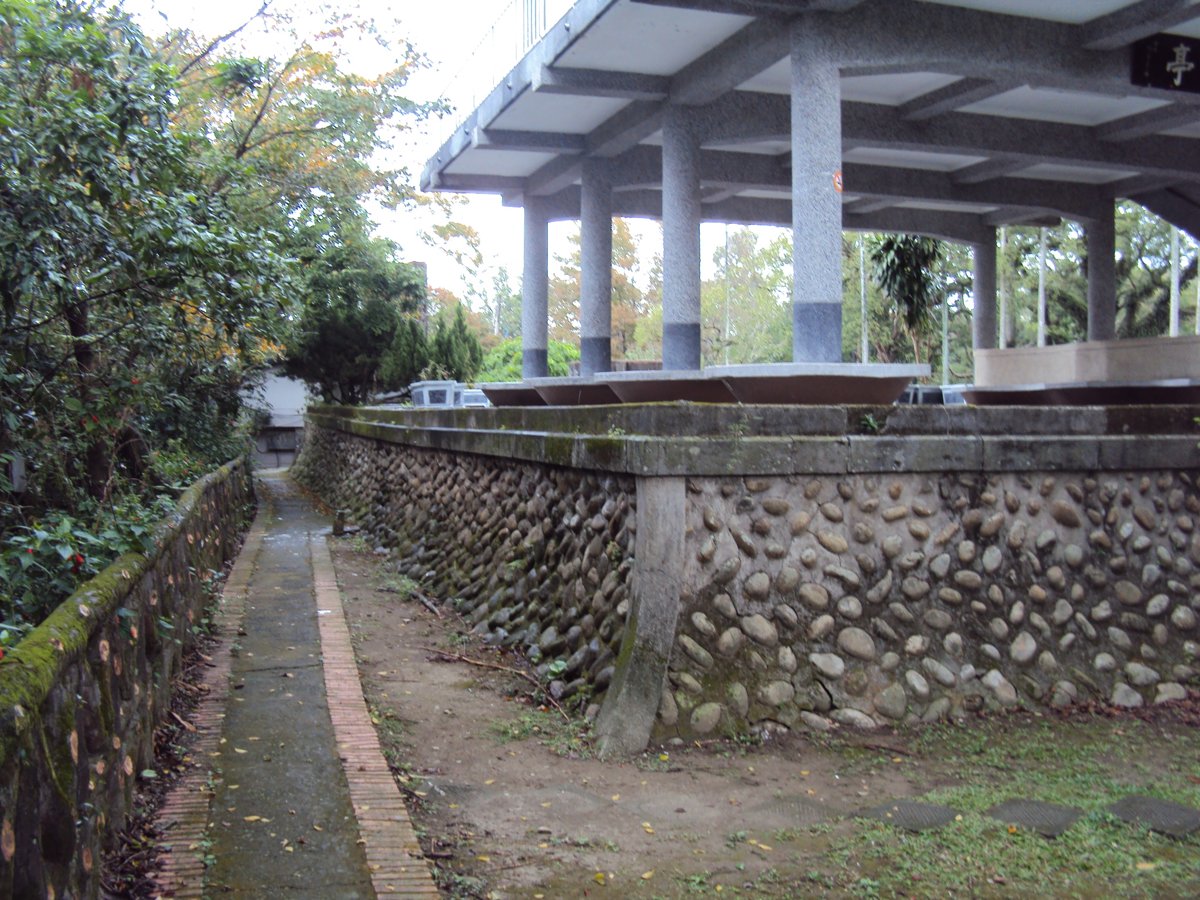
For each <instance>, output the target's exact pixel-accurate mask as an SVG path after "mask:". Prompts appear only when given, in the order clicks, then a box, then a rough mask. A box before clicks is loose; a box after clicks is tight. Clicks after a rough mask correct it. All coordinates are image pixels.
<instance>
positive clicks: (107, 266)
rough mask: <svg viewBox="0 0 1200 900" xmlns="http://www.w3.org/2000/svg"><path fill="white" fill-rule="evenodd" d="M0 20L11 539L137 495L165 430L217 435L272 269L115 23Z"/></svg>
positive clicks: (22, 10) (87, 16)
mask: <svg viewBox="0 0 1200 900" xmlns="http://www.w3.org/2000/svg"><path fill="white" fill-rule="evenodd" d="M0 22H2V23H3V27H2V28H0V122H3V124H4V128H3V130H2V131H0V149H2V151H3V155H4V158H5V166H4V167H3V169H0V195H2V196H3V197H4V199H5V202H4V203H3V205H0V368H2V377H3V381H4V385H5V390H4V391H3V392H0V452H2V453H5V454H11V453H19V454H21V455H22V456H23V457H24V458H25V459H26V461H27V464H28V470H29V490H28V491H27V492H26V493H25V494H24V495H23V496H22V497H21V498H20V502H19V504H18V503H17V502H16V500H15V499H14V500H10V502H9V505H7V506H6V507H5V510H4V516H3V522H2V523H0V524H2V527H3V532H4V533H5V534H7V533H8V531H9V530H10V529H11V528H13V527H16V526H17V525H19V524H21V523H22V522H23V521H24V520H25V519H27V518H28V517H29V516H30V515H34V514H36V513H37V512H38V511H39V510H43V509H52V508H59V509H61V510H62V511H63V512H64V513H65V514H68V515H71V516H78V515H80V513H81V511H82V510H83V508H84V506H85V504H86V503H87V502H88V501H97V502H101V503H103V502H104V501H106V500H107V499H108V498H110V497H112V496H114V495H116V494H119V493H120V492H121V491H122V487H121V486H122V484H123V483H124V482H126V481H131V482H135V483H142V484H143V485H146V486H147V488H149V487H152V484H153V473H152V471H151V470H150V468H149V466H148V465H147V458H148V455H149V453H150V452H152V451H153V449H154V445H155V443H156V442H157V435H158V434H159V433H160V432H161V431H162V430H171V429H172V428H175V429H176V430H177V433H178V434H179V435H180V436H181V439H183V440H187V441H191V440H193V438H195V437H197V436H198V437H200V438H201V439H203V438H204V437H205V436H206V434H208V433H213V434H223V435H228V434H230V433H231V432H232V431H233V427H232V425H233V422H232V419H233V418H234V417H236V413H237V411H238V409H239V408H240V400H239V398H238V390H239V389H240V386H241V381H242V374H243V372H244V371H245V368H246V366H247V365H250V364H253V363H254V362H255V361H256V360H257V356H256V354H258V353H259V351H260V350H261V348H262V346H263V345H264V344H265V343H267V342H269V341H270V340H272V339H273V336H274V334H275V329H276V327H277V324H278V322H279V321H280V317H279V316H278V315H277V314H276V311H277V309H278V307H277V305H276V302H275V301H276V299H277V298H278V296H280V294H281V292H283V291H284V290H286V287H287V282H288V278H287V273H286V269H285V266H284V263H283V261H282V259H281V257H280V256H279V255H278V254H276V253H275V252H274V251H273V249H272V248H273V246H274V242H273V240H272V236H271V234H269V233H268V232H266V231H263V230H261V229H257V228H254V227H247V226H245V225H243V224H242V223H239V222H238V221H237V220H236V217H235V215H234V213H233V211H232V210H231V209H230V208H229V206H228V205H227V204H226V203H224V202H223V201H222V200H221V198H213V197H207V198H206V197H204V173H203V172H202V171H201V170H200V169H199V168H198V167H197V166H196V165H195V163H194V160H193V158H192V157H191V156H190V155H189V150H190V148H191V147H192V142H191V139H190V138H188V137H187V136H185V135H183V134H181V133H179V132H178V131H177V130H176V129H174V128H173V127H172V125H171V121H170V113H171V110H172V104H173V96H174V95H173V90H174V81H173V79H172V77H171V73H170V71H169V70H168V69H167V68H166V67H164V66H163V65H161V64H160V63H159V62H157V61H156V60H155V59H154V57H153V54H152V51H151V49H150V48H149V47H148V46H147V44H146V43H145V41H144V39H143V37H142V35H141V33H140V32H139V31H138V30H137V28H136V27H134V26H133V25H132V24H131V23H130V22H129V20H128V19H127V18H125V17H124V16H123V15H120V14H119V13H109V14H106V15H103V16H99V15H95V14H93V13H92V12H90V11H89V10H88V9H87V8H84V7H81V6H77V5H74V4H71V3H65V4H61V5H54V4H51V3H48V2H43V0H37V2H17V0H2V2H0ZM183 423H188V429H189V433H188V435H187V437H186V438H185V437H183ZM191 423H196V426H197V427H196V428H195V429H193V428H192V424H191ZM197 433H199V434H198V435H197Z"/></svg>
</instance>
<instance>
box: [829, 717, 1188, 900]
mask: <svg viewBox="0 0 1200 900" xmlns="http://www.w3.org/2000/svg"><path fill="white" fill-rule="evenodd" d="M912 746H913V747H914V749H915V750H916V751H917V753H916V756H917V757H919V765H920V767H921V769H922V771H923V772H924V773H925V774H926V776H928V777H930V778H932V779H934V780H935V783H938V784H943V785H945V784H949V785H950V786H943V787H938V788H937V789H935V790H932V791H929V792H928V793H926V794H925V795H924V796H923V797H922V798H921V799H923V800H927V801H928V802H931V803H940V804H944V805H946V806H949V807H951V808H953V809H955V810H958V811H959V812H960V813H961V815H960V816H959V818H958V819H957V820H956V821H954V822H952V823H950V824H949V825H948V826H946V827H945V828H942V829H939V830H936V831H928V832H921V833H916V834H913V833H909V832H905V831H901V830H898V829H894V828H892V827H890V826H888V825H886V824H884V823H881V822H875V821H869V820H854V821H852V822H850V823H848V824H847V827H846V828H844V829H839V832H838V834H836V835H835V836H833V838H832V840H831V844H830V849H829V850H828V851H827V852H826V853H825V854H824V855H823V859H824V860H825V861H826V862H827V863H828V865H827V866H822V872H823V874H825V875H827V876H832V877H833V878H835V880H836V881H837V882H838V884H839V886H840V888H841V889H842V890H844V891H846V892H847V893H850V894H852V895H855V896H880V897H892V896H897V895H901V894H903V895H906V896H912V895H917V896H935V895H937V896H946V895H960V896H991V895H997V896H998V895H1001V894H1003V895H1005V896H1035V895H1036V896H1053V897H1094V896H1106V897H1108V896H1113V897H1123V896H1139V897H1143V896H1153V897H1194V896H1197V895H1200V836H1192V837H1189V838H1187V839H1184V840H1175V839H1172V838H1167V837H1164V836H1161V835H1158V834H1155V833H1153V832H1151V831H1149V830H1147V829H1143V828H1135V827H1131V826H1129V825H1126V824H1124V823H1122V822H1120V821H1119V820H1117V819H1116V818H1115V817H1113V816H1111V815H1109V814H1108V813H1106V812H1105V811H1104V808H1105V807H1106V806H1108V805H1109V804H1110V803H1113V802H1114V801H1116V800H1119V799H1121V798H1122V797H1125V796H1128V795H1130V794H1133V793H1141V794H1149V795H1153V796H1159V797H1163V798H1165V799H1171V800H1174V801H1176V802H1181V803H1186V804H1189V805H1192V806H1200V785H1197V784H1195V783H1194V782H1193V781H1191V780H1190V778H1191V775H1192V774H1193V773H1194V772H1195V771H1196V769H1197V768H1198V767H1200V746H1198V744H1197V742H1196V741H1194V740H1190V739H1188V740H1181V739H1180V738H1179V736H1178V735H1172V734H1170V733H1164V732H1163V731H1161V730H1159V729H1157V728H1155V727H1153V726H1149V725H1147V724H1146V723H1144V722H1140V721H1137V720H1125V719H1116V720H1108V719H1079V720H1066V721H1060V720H1042V719H1039V718H1037V717H1034V716H1024V717H1017V718H1015V719H1014V720H1010V721H1006V720H1003V719H997V720H992V721H986V722H980V723H978V724H975V723H973V724H972V726H971V727H970V728H962V727H957V726H954V725H939V726H936V727H931V728H926V729H923V730H922V731H921V732H920V733H919V734H917V735H915V736H914V739H913V742H912ZM1164 756H1165V757H1166V761H1165V762H1162V763H1161V764H1159V761H1161V760H1163V758H1164ZM1016 797H1025V798H1028V799H1033V800H1042V801H1046V802H1050V803H1059V804H1064V805H1068V806H1075V807H1078V808H1080V809H1082V810H1083V811H1084V816H1083V817H1082V818H1081V819H1079V820H1078V821H1077V822H1076V823H1075V824H1074V825H1073V826H1072V827H1071V828H1070V829H1068V830H1067V831H1066V833H1065V834H1063V835H1062V836H1060V837H1058V838H1057V839H1053V840H1051V839H1047V838H1044V837H1042V836H1040V835H1038V834H1036V833H1033V832H1030V831H1028V830H1025V829H1021V828H1015V827H1009V826H1007V825H1005V824H1004V823H1001V822H998V821H996V820H995V819H992V818H990V817H988V816H986V815H984V811H985V810H987V809H988V808H990V807H992V806H994V805H996V804H998V803H1001V802H1003V801H1005V800H1011V799H1013V798H1016Z"/></svg>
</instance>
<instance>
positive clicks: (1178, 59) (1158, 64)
mask: <svg viewBox="0 0 1200 900" xmlns="http://www.w3.org/2000/svg"><path fill="white" fill-rule="evenodd" d="M1131 59H1132V61H1133V69H1132V72H1131V73H1130V81H1131V82H1132V83H1133V84H1136V85H1138V86H1139V87H1152V88H1161V89H1163V90H1168V91H1186V92H1187V93H1189V94H1200V68H1198V67H1200V41H1196V40H1193V39H1192V38H1186V37H1181V36H1179V35H1177V34H1156V35H1154V36H1153V37H1148V38H1143V39H1142V40H1140V41H1138V42H1137V43H1136V44H1134V45H1133V52H1132V54H1131Z"/></svg>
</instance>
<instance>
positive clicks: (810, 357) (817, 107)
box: [792, 16, 842, 362]
mask: <svg viewBox="0 0 1200 900" xmlns="http://www.w3.org/2000/svg"><path fill="white" fill-rule="evenodd" d="M841 186H842V104H841V84H840V79H839V74H838V68H837V65H836V64H835V63H834V62H833V61H831V60H829V59H828V58H827V54H826V53H824V52H823V48H822V46H821V38H820V35H819V33H817V32H815V31H814V29H813V28H812V25H811V23H810V22H808V21H807V19H806V17H804V16H801V17H799V18H798V19H797V20H796V21H795V22H794V24H793V25H792V247H793V250H792V254H793V255H792V266H793V271H794V276H795V277H794V280H793V286H792V358H793V359H794V360H795V361H796V362H841V361H842V194H841Z"/></svg>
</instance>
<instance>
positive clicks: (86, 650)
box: [0, 461, 253, 897]
mask: <svg viewBox="0 0 1200 900" xmlns="http://www.w3.org/2000/svg"><path fill="white" fill-rule="evenodd" d="M252 500H253V485H252V481H251V476H250V472H249V470H248V467H247V466H246V464H245V462H244V461H237V462H234V463H231V464H230V465H227V466H225V467H223V468H222V469H220V470H219V471H217V472H215V473H213V474H212V475H209V476H208V477H206V478H204V479H203V480H201V481H200V482H198V483H197V484H195V485H193V486H192V487H191V488H189V489H188V490H187V491H185V492H184V494H183V496H182V497H181V498H180V500H179V503H178V505H177V507H176V511H175V513H174V515H172V516H171V517H170V518H169V519H167V520H165V521H163V522H162V523H160V525H159V527H158V530H157V532H156V535H155V538H156V540H155V545H156V547H157V550H156V551H155V552H154V553H153V554H151V555H149V556H143V555H141V554H127V555H125V556H122V557H121V558H120V559H118V560H117V561H116V562H114V563H113V564H112V565H111V566H109V567H108V568H107V569H105V570H104V571H103V572H101V573H100V574H99V575H98V576H96V577H95V578H93V579H92V580H91V581H89V582H87V583H86V584H84V585H83V586H81V587H80V588H79V589H78V590H77V591H76V592H75V593H74V594H72V595H71V596H70V597H69V598H68V599H67V600H65V601H63V603H62V604H60V605H59V607H58V608H57V609H56V610H55V611H54V612H53V613H51V615H50V616H49V618H47V619H46V621H45V622H43V623H42V624H41V625H39V626H38V627H37V628H36V629H34V630H33V631H32V632H31V633H30V634H29V635H27V636H26V637H25V638H24V640H22V641H21V642H20V643H19V644H18V645H17V646H16V647H14V648H13V649H12V650H11V651H9V652H8V653H7V654H6V655H5V657H4V659H3V660H2V661H0V895H2V896H5V897H98V896H100V893H101V885H100V867H101V858H102V854H103V853H104V852H106V851H108V850H110V849H112V848H113V846H114V845H115V841H116V837H117V835H118V833H119V832H120V831H121V829H122V828H124V827H125V824H126V816H127V814H128V813H129V812H130V811H131V809H132V802H133V793H134V787H135V783H136V780H137V777H138V773H140V772H141V771H142V770H143V769H146V768H150V767H152V766H153V762H154V729H155V728H156V727H157V726H158V725H159V724H160V723H161V722H162V721H163V719H164V718H165V717H166V715H167V713H168V712H169V711H170V708H171V683H172V679H173V678H174V677H175V676H176V675H177V674H178V673H179V671H180V668H181V663H182V658H183V653H184V649H185V648H186V647H187V646H188V645H190V644H191V642H192V641H193V634H194V628H195V627H197V626H199V625H200V623H201V619H202V617H203V616H204V614H205V607H206V605H207V604H208V603H209V601H210V600H211V590H210V585H209V584H208V582H207V579H209V578H210V577H211V576H212V575H214V574H216V573H218V572H219V571H220V570H221V567H222V566H223V565H224V563H225V562H226V561H227V560H228V559H229V558H231V557H232V556H233V555H234V554H235V552H236V550H237V543H238V542H237V532H238V531H239V529H240V527H241V526H242V525H243V524H244V523H245V521H246V512H247V506H248V504H249V503H250V502H251V501H252Z"/></svg>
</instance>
